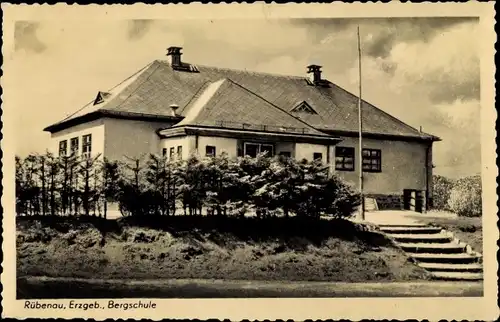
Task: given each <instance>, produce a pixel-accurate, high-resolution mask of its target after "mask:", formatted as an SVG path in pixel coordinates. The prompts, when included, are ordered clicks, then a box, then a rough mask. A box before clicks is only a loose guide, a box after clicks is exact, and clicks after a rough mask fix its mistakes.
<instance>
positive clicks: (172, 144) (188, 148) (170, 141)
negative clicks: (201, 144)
mask: <svg viewBox="0 0 500 322" xmlns="http://www.w3.org/2000/svg"><path fill="white" fill-rule="evenodd" d="M190 141H191V140H189V137H187V136H179V137H173V138H165V139H161V142H160V152H159V153H162V150H163V149H164V148H166V149H167V157H169V158H170V148H174V155H175V157H176V158H177V147H178V146H182V158H183V159H187V158H188V157H189V154H190V153H191V152H192V151H193V147H192V145H191V144H190V143H191V142H190Z"/></svg>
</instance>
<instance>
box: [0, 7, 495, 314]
mask: <svg viewBox="0 0 500 322" xmlns="http://www.w3.org/2000/svg"><path fill="white" fill-rule="evenodd" d="M359 5H361V4H359ZM373 5H374V4H373ZM429 5H430V7H432V5H431V4H429ZM204 6H205V5H201V4H198V8H203V7H204ZM207 6H208V5H207ZM261 6H263V7H262V8H265V6H266V5H264V4H261ZM330 6H332V5H330ZM383 6H384V4H380V6H377V7H378V8H380V9H379V10H382V12H383V10H384V9H383ZM47 7H50V6H46V7H45V9H49V8H47ZM67 7H73V6H67ZM132 7H133V6H132ZM228 7H229V5H228ZM231 7H233V11H234V12H235V14H234V15H233V16H231V15H223V16H220V17H219V16H217V15H215V14H208V13H207V14H206V15H205V16H204V15H202V14H201V11H200V10H198V11H196V10H194V9H192V12H197V13H200V14H199V15H194V16H195V18H192V17H190V16H189V12H190V11H189V8H190V5H186V6H185V9H186V10H184V11H182V12H184V14H185V15H186V18H182V16H181V15H180V14H175V12H177V11H175V12H174V11H169V10H168V6H164V8H162V9H165V12H166V14H165V16H163V17H162V15H161V14H160V15H153V16H151V17H149V16H147V15H140V14H136V15H135V16H134V11H133V10H130V11H126V12H128V13H129V14H126V15H125V14H124V16H123V17H120V16H118V15H116V16H113V17H112V16H111V15H110V16H107V15H105V14H103V15H99V16H98V17H96V16H93V15H92V14H90V13H89V14H85V15H84V14H83V12H84V11H83V6H82V7H81V8H82V16H81V17H80V19H76V18H75V19H71V18H70V17H71V15H75V13H76V12H78V10H68V17H63V16H61V15H60V14H57V10H53V11H50V10H45V11H43V12H45V14H46V16H43V15H40V18H37V15H33V14H31V15H28V16H27V17H28V18H23V19H14V20H13V21H12V22H11V28H10V31H11V41H10V48H8V51H7V48H5V47H4V48H3V53H4V59H5V58H6V63H4V64H8V68H4V76H2V78H7V80H8V84H7V80H5V79H3V80H2V87H3V88H4V94H3V96H2V101H3V104H2V110H4V113H5V111H7V113H5V115H4V116H3V117H2V119H3V122H4V130H3V134H4V139H2V150H3V151H4V157H3V170H2V171H3V173H4V175H5V172H6V171H7V170H6V169H7V168H6V164H8V165H12V167H11V170H12V171H11V170H8V171H11V173H12V175H11V176H10V177H9V178H11V179H12V180H10V179H9V181H7V180H6V179H5V178H7V177H5V178H4V180H3V186H4V189H5V187H7V186H9V187H10V188H9V189H10V190H8V194H7V191H6V190H4V194H3V195H2V205H3V207H4V209H7V208H6V204H7V203H9V204H10V206H9V207H10V208H9V211H7V210H5V212H4V224H3V227H4V229H3V237H4V241H5V240H7V237H6V235H7V234H9V238H10V242H9V245H12V250H11V252H12V257H6V256H4V264H3V265H5V263H6V261H9V267H10V268H9V269H10V270H11V271H12V273H13V275H9V276H6V273H5V271H4V273H2V284H3V285H6V283H9V284H10V285H12V289H13V292H14V293H15V299H12V300H13V301H16V303H19V304H16V305H17V307H18V308H19V309H23V310H24V311H23V312H26V313H23V314H25V315H24V317H27V316H42V315H43V316H45V314H46V315H47V316H54V314H53V315H50V312H51V310H56V311H57V312H61V313H60V314H62V315H64V316H80V317H82V315H81V314H87V313H88V314H107V315H106V317H107V318H110V317H111V318H112V317H123V316H124V315H123V314H139V313H137V312H139V311H141V310H142V311H147V313H146V315H144V314H142V315H140V316H141V317H147V316H148V317H150V316H151V314H154V312H155V309H157V308H159V307H162V305H163V304H161V303H163V302H161V301H163V300H168V299H176V300H183V301H184V300H185V301H186V302H182V303H185V304H183V305H186V306H188V307H189V306H190V305H192V304H189V303H190V302H189V301H192V300H195V301H196V300H203V299H219V300H220V302H217V303H219V304H218V305H221V306H224V304H223V303H224V299H226V300H229V299H238V300H240V301H244V300H245V299H246V300H249V299H259V300H262V301H263V300H266V301H267V300H269V302H268V303H269V304H267V305H269V307H268V309H272V305H273V304H271V303H274V302H272V301H273V300H278V299H282V300H285V299H289V300H296V299H300V298H307V299H308V301H309V300H314V299H317V300H320V299H339V300H346V301H348V300H349V299H365V300H368V299H374V301H376V300H377V299H379V300H382V299H389V298H392V299H394V301H398V300H401V301H403V300H404V299H410V298H411V299H412V300H416V301H418V299H422V301H425V299H426V298H435V299H438V300H439V301H444V300H445V299H447V298H458V299H459V300H460V299H463V300H471V301H472V300H477V301H482V302H477V303H482V304H478V306H476V307H477V310H478V312H472V310H473V309H472V306H471V307H470V308H469V309H470V310H471V312H469V313H470V314H472V315H470V316H476V315H473V314H475V313H477V314H479V313H480V312H481V311H485V310H486V304H485V303H488V304H491V303H493V302H492V301H489V302H488V301H486V300H485V298H486V293H488V289H487V288H488V287H490V288H489V290H490V291H494V293H495V294H494V296H495V297H496V290H492V289H491V287H493V284H495V285H496V282H495V281H494V280H493V281H491V283H490V282H487V277H486V266H487V265H488V263H490V265H496V260H495V256H494V255H495V253H496V249H497V248H496V247H497V246H496V242H495V241H496V238H498V231H497V228H496V219H497V217H496V213H497V207H496V199H492V197H493V198H496V195H495V192H494V189H495V181H494V178H495V177H496V176H497V168H496V166H495V164H494V160H495V157H496V154H495V145H494V135H495V132H494V119H496V113H495V109H494V99H493V93H494V89H493V87H492V86H493V81H494V80H493V79H490V80H488V81H487V82H484V81H483V78H482V72H486V75H493V72H491V73H487V72H488V71H487V70H486V71H485V70H484V67H483V66H484V65H485V63H491V64H492V65H491V66H490V65H486V66H487V67H489V68H490V69H491V70H492V71H493V70H494V65H493V56H491V57H488V56H485V55H484V52H485V50H490V47H488V46H491V53H493V42H494V40H493V39H490V40H491V44H490V43H489V42H488V41H486V40H484V38H482V37H483V36H484V37H485V36H491V35H489V34H486V33H484V32H483V31H484V27H481V26H482V20H481V19H482V18H481V17H480V16H479V15H471V14H469V15H466V14H463V15H456V14H451V12H452V11H450V14H449V15H432V14H429V15H415V16H408V15H402V16H398V15H397V14H393V15H391V14H390V12H387V13H386V14H385V16H372V15H370V14H369V12H366V16H360V15H359V14H353V15H351V16H349V15H345V16H331V17H330V16H324V15H325V12H323V13H322V14H320V13H321V9H320V11H319V12H318V13H319V14H317V15H316V16H315V15H312V14H304V15H303V16H300V15H289V16H288V17H287V16H286V15H285V14H283V15H280V14H274V15H273V12H274V11H272V10H271V9H269V12H268V15H266V13H265V10H264V9H263V10H262V11H261V14H260V16H258V15H255V16H251V15H250V13H249V17H245V18H242V16H240V15H238V14H236V11H237V10H238V5H234V6H233V5H231ZM248 7H249V8H250V7H251V6H250V5H249V6H248ZM286 7H287V6H286V5H284V6H282V7H279V8H278V7H277V9H276V10H277V11H276V12H279V11H278V9H280V8H286ZM55 8H59V9H64V7H57V6H56V7H55ZM108 8H109V10H111V11H110V12H113V10H114V9H116V10H115V12H117V13H118V12H120V11H119V10H120V9H119V8H118V7H114V6H109V7H108ZM140 8H144V7H140ZM269 8H271V7H269ZM297 8H299V7H297ZM301 8H308V5H304V6H302V7H301ZM323 8H329V7H328V6H326V7H323ZM367 8H368V7H367ZM372 8H374V6H372ZM416 8H418V7H416ZM460 8H461V9H462V12H466V10H463V9H464V8H466V6H462V7H460V5H458V6H457V9H460ZM471 8H475V7H473V6H471ZM479 8H483V11H484V12H490V11H491V12H492V6H488V5H485V6H483V7H481V6H479ZM42 9H43V8H42ZM72 9H79V8H72ZM91 9H92V8H89V10H91ZM94 9H95V7H94ZM151 9H152V7H151ZM177 9H179V10H178V12H181V11H180V8H177ZM485 9H490V11H488V10H485ZM40 10H41V9H40ZM103 10H105V9H104V8H103ZM106 10H107V9H106ZM123 10H124V12H125V10H126V9H123ZM325 10H326V9H325ZM33 12H36V11H33ZM61 12H63V11H61ZM89 12H91V11H89ZM136 12H137V13H138V12H139V9H137V11H136ZM145 12H146V11H145ZM147 12H149V11H147ZM172 12H174V13H172ZM210 12H212V13H213V12H218V10H217V9H216V8H213V9H212V11H210ZM220 12H222V10H221V11H220ZM224 12H229V11H227V7H226V10H225V11H224ZM249 12H259V10H256V11H249ZM262 12H264V13H262ZM295 12H298V13H301V11H300V9H297V10H296V11H295ZM49 13H50V14H49ZM130 13H131V14H130ZM167 13H168V14H167ZM302 13H304V12H302ZM330 13H331V14H335V13H334V12H333V11H332V12H330ZM491 15H492V14H491ZM47 17H48V18H47ZM5 32H6V31H4V33H5ZM492 32H493V30H492ZM4 35H5V34H4ZM493 36H494V32H493ZM485 48H486V49H485ZM488 52H489V51H488ZM484 57H486V58H485V59H486V60H483V58H484ZM483 75H484V74H483ZM483 77H484V76H483ZM490 87H491V88H490ZM488 91H490V92H488ZM485 93H486V94H485ZM488 93H489V94H488ZM485 95H491V100H487V99H485V97H486V96H485ZM488 97H489V96H488ZM4 106H5V107H4ZM484 113H488V114H487V115H490V116H489V118H487V121H490V123H484V122H483V121H482V120H484V119H485V118H484V115H485V114H484ZM486 127H489V130H485V128H486ZM488 135H492V137H491V138H490V137H488ZM6 137H10V138H9V141H7V143H6V142H5V138H6ZM6 150H9V153H8V154H6V153H5V151H6ZM6 158H11V159H10V161H8V162H7V163H5V162H6V161H5V160H6ZM490 162H493V163H490ZM488 185H489V186H488ZM488 191H489V192H488ZM7 197H9V199H8V201H7ZM6 217H9V220H11V221H12V224H11V226H9V228H8V229H7V226H6V224H5V218H6ZM486 217H488V218H486ZM485 223H487V224H485ZM9 225H10V224H9ZM488 227H491V228H490V229H488ZM11 228H12V230H11ZM14 230H15V231H14ZM491 232H492V235H489V234H490V233H491ZM488 236H489V237H488ZM6 245H7V244H6V243H4V246H3V247H4V252H6ZM9 247H10V246H9ZM4 254H5V253H4ZM488 256H489V258H487V257H488ZM492 261H493V263H492ZM14 262H15V263H14ZM4 267H5V266H4ZM496 267H497V266H492V267H491V268H492V270H491V272H490V273H491V275H494V276H496V274H495V271H496ZM490 293H491V292H490ZM152 299H155V300H152ZM495 302H496V301H495ZM165 303H170V302H165ZM234 303H241V305H242V306H243V305H245V304H243V303H245V302H233V304H231V305H232V306H231V307H232V308H233V309H235V310H236V306H235V305H236V304H234ZM259 303H261V302H259ZM262 303H263V302H262ZM295 303H296V304H293V305H290V306H296V305H300V304H298V303H300V302H295ZM339 303H341V302H339ZM374 303H375V302H374ZM394 303H398V302H394ZM413 303H414V304H413V305H415V306H418V304H416V303H418V302H413ZM422 303H424V302H422ZM435 304H436V303H435ZM4 305H5V304H4ZM169 305H170V306H172V304H169ZM318 305H319V304H318ZM338 305H340V304H338ZM351 305H352V306H353V310H356V309H355V305H354V304H351ZM394 305H396V304H394ZM458 306H460V305H458V304H457V307H458ZM163 307H164V308H165V306H163ZM280 307H281V306H280ZM285 307H286V306H285ZM212 309H214V308H212ZM303 309H305V308H303ZM337 309H338V308H337ZM458 309H459V308H457V310H458ZM492 309H493V310H496V309H495V308H494V307H488V310H489V311H490V312H491V310H492ZM103 310H104V311H103ZM110 310H113V311H110ZM186 310H187V309H186ZM363 310H365V311H366V312H368V311H367V310H368V308H367V307H365V308H364V309H363ZM142 311H141V312H142ZM54 312H55V311H54ZM92 312H94V313H92ZM105 312H107V313H105ZM449 312H453V310H450V311H449ZM285 313H286V311H285ZM494 313H495V314H497V313H498V312H496V311H494ZM58 314H59V313H58ZM115 314H118V315H115ZM164 314H166V315H168V314H169V313H168V310H167V311H166V312H164ZM418 314H425V312H419V313H418ZM85 316H86V315H85ZM91 316H94V315H89V316H88V317H91ZM128 317H132V316H128ZM134 317H137V315H134ZM162 317H165V315H163V316H162ZM191 317H194V316H191ZM224 317H225V316H224V315H221V316H220V317H219V318H224ZM313 317H315V315H314V314H313V313H311V315H310V318H313ZM344 317H345V316H344ZM365 317H367V318H368V317H369V316H365ZM242 318H243V317H242ZM282 318H293V317H288V316H283V317H282ZM338 318H342V316H338ZM384 318H391V316H389V315H387V316H384ZM442 318H452V317H451V316H443V317H442Z"/></svg>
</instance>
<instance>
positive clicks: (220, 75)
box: [45, 60, 438, 140]
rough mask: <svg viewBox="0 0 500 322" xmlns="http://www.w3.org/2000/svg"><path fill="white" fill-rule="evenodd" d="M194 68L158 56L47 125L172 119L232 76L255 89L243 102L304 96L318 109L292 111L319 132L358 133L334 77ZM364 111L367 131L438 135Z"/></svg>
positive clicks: (288, 105)
mask: <svg viewBox="0 0 500 322" xmlns="http://www.w3.org/2000/svg"><path fill="white" fill-rule="evenodd" d="M195 69H196V71H198V72H189V71H178V70H175V69H173V68H172V67H171V66H170V64H169V63H168V62H167V61H164V60H156V61H154V62H152V63H151V64H149V65H147V66H146V67H144V68H143V69H141V70H140V71H138V72H137V73H136V74H134V75H132V76H131V77H130V78H129V79H128V80H127V81H125V82H123V84H121V85H120V86H119V88H118V90H117V89H114V90H112V91H110V92H111V93H112V95H111V96H110V97H108V98H107V99H106V100H105V102H104V103H103V104H102V105H101V104H99V105H96V106H93V105H92V104H89V106H86V107H85V108H83V109H82V110H81V111H79V112H78V113H77V114H75V115H73V116H71V117H69V118H67V119H65V120H63V121H61V122H59V123H56V124H54V125H51V126H49V127H47V128H46V129H45V130H46V131H51V132H54V131H58V130H60V129H63V128H65V127H68V126H69V125H71V124H74V123H75V122H78V121H79V119H81V120H85V119H86V117H85V115H86V114H92V113H93V115H111V114H120V115H128V116H130V117H134V115H137V116H143V117H151V118H164V119H169V118H170V119H172V116H171V112H170V109H169V106H170V105H171V104H176V105H178V106H179V107H180V108H179V110H178V113H179V114H180V115H181V116H186V112H187V111H188V110H189V108H188V106H190V103H191V101H193V100H196V99H197V97H198V96H199V95H200V93H202V92H203V91H204V90H205V88H206V86H207V84H210V83H213V82H217V81H219V80H221V79H228V80H230V81H231V82H232V83H234V84H238V86H240V87H242V88H244V89H245V91H247V92H249V93H253V94H254V95H253V96H250V97H252V99H247V101H246V102H245V104H250V105H252V104H257V103H253V102H252V101H253V100H255V101H256V102H260V101H262V100H265V101H266V102H268V103H269V104H270V105H269V106H275V107H278V108H280V109H282V110H284V111H291V110H292V109H293V108H294V107H295V106H296V105H297V102H302V101H305V102H307V103H308V104H310V105H311V106H314V111H315V112H316V113H317V114H313V113H297V114H294V115H295V116H296V117H298V118H300V120H301V121H303V122H306V123H307V124H309V125H310V126H312V127H314V128H316V129H317V130H320V131H327V132H331V133H342V134H346V135H350V134H352V135H355V134H356V133H357V132H358V108H357V103H358V99H357V97H356V96H355V95H353V94H351V93H349V92H347V91H346V90H344V89H342V88H341V87H339V86H337V85H335V84H333V83H331V82H328V81H326V83H324V84H323V85H322V86H314V85H312V84H311V82H308V78H306V77H300V76H284V75H272V74H266V73H257V72H250V71H245V70H232V69H225V68H218V67H209V66H202V65H196V68H195ZM228 99H230V98H229V97H228V98H227V100H228ZM231 99H233V98H231ZM225 100H226V98H224V97H221V98H220V99H219V102H218V104H219V105H220V106H221V107H224V108H228V109H231V108H235V105H241V107H238V108H241V109H244V108H245V107H244V105H243V104H232V105H231V104H230V103H229V101H228V102H226V101H225ZM233 103H234V102H233ZM258 104H260V103H258ZM258 104H257V105H258ZM96 108H97V109H96ZM362 111H363V132H364V133H365V135H367V134H371V135H380V136H387V137H394V138H401V139H404V138H406V139H416V140H438V138H437V137H435V136H432V135H429V134H426V133H423V132H420V131H418V130H417V129H415V128H413V127H411V126H409V125H407V124H405V123H403V122H402V121H400V120H398V119H396V118H395V117H393V116H391V115H389V114H387V113H386V112H384V111H382V110H380V109H378V108H376V107H375V106H373V105H371V104H369V103H367V102H365V101H363V102H362ZM238 117H239V115H238Z"/></svg>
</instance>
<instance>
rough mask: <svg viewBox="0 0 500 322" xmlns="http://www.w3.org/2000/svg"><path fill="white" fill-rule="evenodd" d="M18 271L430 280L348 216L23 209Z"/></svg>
mask: <svg viewBox="0 0 500 322" xmlns="http://www.w3.org/2000/svg"><path fill="white" fill-rule="evenodd" d="M17 254H18V256H17V271H18V273H17V276H18V278H20V277H26V276H50V277H80V278H101V279H136V280H143V279H154V278H160V279H178V278H197V279H232V280H289V281H306V280H308V281H344V282H363V281H405V280H422V279H426V278H427V275H426V273H425V272H424V271H423V270H422V269H420V268H418V267H417V266H415V265H413V264H412V263H410V262H408V261H407V259H406V258H405V256H404V254H403V253H402V252H401V251H400V250H399V249H397V248H396V247H395V246H394V245H392V243H391V242H390V241H389V240H387V239H385V238H384V237H383V235H381V234H378V233H377V232H373V231H370V230H369V229H367V227H365V226H361V225H355V224H353V223H351V222H349V221H344V220H303V219H302V220H300V219H297V218H288V219H286V218H269V219H260V220H259V219H255V218H218V217H215V216H213V217H189V216H182V217H181V216H179V217H157V218H154V217H143V218H121V219H118V220H104V219H98V218H85V217H80V218H68V217H44V218H40V217H39V218H34V217H19V218H18V219H17Z"/></svg>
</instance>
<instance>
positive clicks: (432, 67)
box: [350, 23, 480, 104]
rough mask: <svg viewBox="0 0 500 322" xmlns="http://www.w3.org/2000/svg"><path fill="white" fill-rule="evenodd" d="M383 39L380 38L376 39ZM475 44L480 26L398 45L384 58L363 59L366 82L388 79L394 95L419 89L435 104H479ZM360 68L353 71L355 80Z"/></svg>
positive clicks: (449, 30)
mask: <svg viewBox="0 0 500 322" xmlns="http://www.w3.org/2000/svg"><path fill="white" fill-rule="evenodd" d="M382 34H383V33H382ZM384 37H385V36H380V34H379V35H378V36H376V37H375V38H377V39H382V38H384ZM476 40H477V25H476V24H471V23H463V24H459V25H453V27H449V28H447V29H443V30H441V32H439V33H437V34H435V35H434V37H433V38H431V39H427V40H422V41H403V42H399V43H395V44H393V45H392V47H391V48H390V51H389V53H388V54H387V55H386V56H385V57H383V56H382V55H378V56H377V57H374V56H373V55H367V56H363V69H364V70H366V72H365V73H364V78H365V77H366V78H368V79H384V78H385V79H387V81H388V84H389V86H390V87H391V88H392V90H393V91H394V92H402V91H408V90H409V89H410V88H416V87H419V88H420V90H421V91H422V92H427V96H428V97H429V99H430V101H431V102H432V103H436V104H438V103H442V102H447V103H453V102H454V101H456V100H477V99H479V85H480V84H479V77H480V75H479V72H480V70H479V58H478V57H479V53H478V52H477V46H478V44H477V42H476ZM380 43H382V42H380ZM386 43H387V42H386ZM372 48H374V47H372ZM384 48H385V47H384ZM384 50H385V49H384ZM357 68H358V67H357V65H354V66H353V67H352V68H351V71H350V73H351V74H352V75H353V77H354V75H356V73H357ZM385 74H388V75H385ZM356 79H357V78H356Z"/></svg>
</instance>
